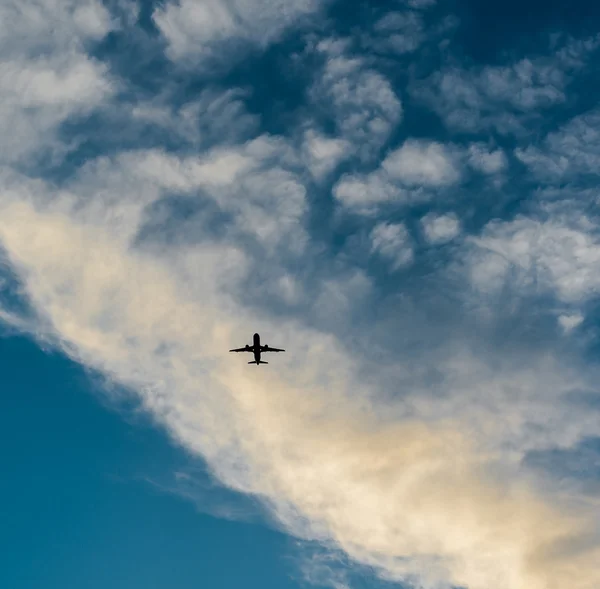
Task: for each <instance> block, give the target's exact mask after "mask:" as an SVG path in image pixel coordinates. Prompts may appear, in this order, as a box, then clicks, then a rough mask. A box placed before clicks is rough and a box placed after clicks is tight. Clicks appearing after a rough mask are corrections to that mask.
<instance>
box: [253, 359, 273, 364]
mask: <svg viewBox="0 0 600 589" xmlns="http://www.w3.org/2000/svg"><path fill="white" fill-rule="evenodd" d="M248 364H268V362H263V361H262V360H261V361H260V362H257V361H256V360H252V362H248Z"/></svg>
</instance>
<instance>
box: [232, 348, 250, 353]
mask: <svg viewBox="0 0 600 589" xmlns="http://www.w3.org/2000/svg"><path fill="white" fill-rule="evenodd" d="M229 351H230V352H251V351H252V350H251V349H250V348H236V349H235V350H229Z"/></svg>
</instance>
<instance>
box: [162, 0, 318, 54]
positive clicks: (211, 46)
mask: <svg viewBox="0 0 600 589" xmlns="http://www.w3.org/2000/svg"><path fill="white" fill-rule="evenodd" d="M322 6H323V2H321V1H319V0H299V1H298V2H294V3H290V2H286V0H223V1H219V0H180V1H179V2H169V3H167V4H166V5H165V6H164V7H160V8H156V9H155V11H154V14H153V19H154V22H155V23H156V26H157V27H158V29H159V30H160V32H161V34H162V35H163V37H164V38H165V40H166V41H167V43H168V49H167V55H168V56H169V57H170V58H171V59H172V60H176V61H178V60H192V61H194V62H200V61H202V60H203V59H206V58H214V57H216V54H217V53H219V52H220V51H225V49H224V48H223V45H222V44H223V43H224V42H228V41H231V42H239V41H243V42H246V43H252V44H254V45H256V46H259V47H265V46H267V45H268V44H270V43H272V42H274V41H276V40H277V39H278V38H279V37H280V35H281V34H282V33H283V32H284V31H285V30H286V29H287V28H289V27H290V26H292V25H294V24H295V23H297V21H298V20H300V19H302V18H303V17H306V16H309V15H313V14H315V13H316V12H318V10H319V9H320V8H321V7H322ZM234 47H235V45H234Z"/></svg>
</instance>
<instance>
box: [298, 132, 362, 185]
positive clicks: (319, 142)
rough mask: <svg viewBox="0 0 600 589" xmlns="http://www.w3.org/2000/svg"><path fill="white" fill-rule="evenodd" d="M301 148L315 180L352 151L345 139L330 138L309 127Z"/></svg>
mask: <svg viewBox="0 0 600 589" xmlns="http://www.w3.org/2000/svg"><path fill="white" fill-rule="evenodd" d="M303 149H304V153H305V157H306V162H307V164H306V165H307V167H308V169H309V170H310V173H311V174H312V175H313V177H314V178H316V179H317V180H320V179H322V178H323V177H324V176H326V175H327V174H329V173H330V172H332V171H333V170H334V169H335V168H336V166H337V165H338V164H339V163H340V162H341V161H342V160H344V159H345V158H346V157H348V156H349V155H350V154H351V153H352V152H353V151H354V149H353V147H352V144H351V143H350V142H349V141H346V140H345V139H332V138H330V137H326V136H324V135H321V134H320V133H318V132H316V131H314V130H312V129H310V130H308V131H307V132H306V133H305V135H304V144H303Z"/></svg>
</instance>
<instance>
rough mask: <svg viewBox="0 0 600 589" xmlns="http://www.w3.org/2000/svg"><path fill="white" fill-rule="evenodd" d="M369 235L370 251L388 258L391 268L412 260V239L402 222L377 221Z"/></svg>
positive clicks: (406, 263) (393, 268)
mask: <svg viewBox="0 0 600 589" xmlns="http://www.w3.org/2000/svg"><path fill="white" fill-rule="evenodd" d="M370 237H371V243H372V246H371V251H373V252H376V253H378V254H379V255H381V256H382V257H384V258H387V259H389V260H390V262H391V263H392V270H397V269H398V268H401V267H402V266H407V265H409V264H410V263H411V262H412V261H413V258H414V252H413V248H412V245H411V241H412V240H411V238H410V233H409V232H408V229H406V226H405V225H404V224H403V223H385V222H382V223H378V224H377V225H375V227H374V228H373V230H372V231H371V236H370Z"/></svg>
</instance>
